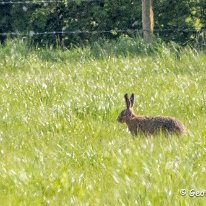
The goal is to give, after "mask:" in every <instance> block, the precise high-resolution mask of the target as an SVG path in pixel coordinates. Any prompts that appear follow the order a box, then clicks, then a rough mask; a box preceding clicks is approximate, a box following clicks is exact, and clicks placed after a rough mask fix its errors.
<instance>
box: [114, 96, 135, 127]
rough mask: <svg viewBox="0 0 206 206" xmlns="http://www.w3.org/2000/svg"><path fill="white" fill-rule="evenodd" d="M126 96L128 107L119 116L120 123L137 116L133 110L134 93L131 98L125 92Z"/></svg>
mask: <svg viewBox="0 0 206 206" xmlns="http://www.w3.org/2000/svg"><path fill="white" fill-rule="evenodd" d="M124 98H125V103H126V109H125V110H123V111H122V112H121V113H120V114H119V116H118V118H117V121H118V122H120V123H124V122H126V121H127V120H129V119H131V118H133V117H134V116H135V114H134V113H133V110H132V108H133V105H134V94H132V95H131V97H130V99H129V98H128V95H127V94H125V95H124Z"/></svg>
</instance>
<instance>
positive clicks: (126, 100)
mask: <svg viewBox="0 0 206 206" xmlns="http://www.w3.org/2000/svg"><path fill="white" fill-rule="evenodd" d="M124 98H125V103H126V107H127V109H129V108H130V101H129V98H128V94H125V95H124Z"/></svg>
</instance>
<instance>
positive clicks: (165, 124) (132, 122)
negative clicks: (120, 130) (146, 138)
mask: <svg viewBox="0 0 206 206" xmlns="http://www.w3.org/2000/svg"><path fill="white" fill-rule="evenodd" d="M125 102H126V107H127V109H125V110H123V111H122V112H121V113H120V114H119V116H118V118H117V120H118V122H120V123H126V124H127V126H128V129H129V131H130V132H131V134H132V135H137V134H141V133H142V134H144V135H155V134H160V133H161V132H162V133H164V134H176V135H182V134H183V133H184V132H185V128H184V125H183V124H182V123H181V122H180V121H178V120H176V119H175V118H173V117H163V116H154V117H149V116H137V115H136V114H135V113H134V112H133V110H132V108H133V104H134V94H132V95H131V97H130V100H129V99H128V95H127V94H125Z"/></svg>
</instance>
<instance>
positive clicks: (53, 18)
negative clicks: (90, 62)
mask: <svg viewBox="0 0 206 206" xmlns="http://www.w3.org/2000/svg"><path fill="white" fill-rule="evenodd" d="M0 10H1V13H0V33H6V32H19V33H21V34H22V33H23V34H24V35H23V36H27V37H29V39H30V40H32V42H33V43H35V44H36V43H38V44H40V45H47V44H61V45H65V46H69V45H78V44H81V43H82V42H84V43H85V42H94V41H96V40H99V39H100V38H106V39H114V38H118V37H119V36H121V35H122V34H127V35H129V36H130V37H133V36H136V35H141V29H142V23H141V1H140V0H136V1H134V0H113V1H109V0H99V1H95V0H94V1H81V0H79V1H62V3H55V2H53V3H48V4H44V3H40V4H37V3H34V4H5V5H1V4H0ZM154 14H155V35H156V36H157V37H160V38H161V39H163V40H166V41H171V40H172V41H176V42H179V43H186V42H189V43H190V42H192V43H193V42H204V38H205V37H204V35H203V32H201V29H203V28H205V24H206V2H205V0H169V1H168V0H159V1H154ZM53 31H56V32H57V33H52V32H53ZM82 31H83V32H82ZM44 32H51V33H49V34H48V33H46V34H42V33H44ZM62 32H63V33H62ZM73 32H75V33H73ZM35 33H37V35H33V34H35ZM38 33H39V34H38ZM28 34H30V35H28ZM10 36H12V35H10ZM12 37H13V36H12ZM5 38H6V36H5V35H1V36H0V39H1V41H4V39H5Z"/></svg>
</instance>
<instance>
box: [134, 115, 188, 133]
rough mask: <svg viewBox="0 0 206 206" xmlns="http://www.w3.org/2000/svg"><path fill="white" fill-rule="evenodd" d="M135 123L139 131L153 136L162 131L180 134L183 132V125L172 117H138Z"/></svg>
mask: <svg viewBox="0 0 206 206" xmlns="http://www.w3.org/2000/svg"><path fill="white" fill-rule="evenodd" d="M137 122H138V126H139V127H140V129H141V130H142V131H143V132H145V133H150V134H154V133H157V132H160V131H163V132H167V133H176V134H182V133H183V132H184V126H183V124H182V123H181V122H180V121H178V120H176V119H175V118H173V117H162V116H155V117H138V118H137Z"/></svg>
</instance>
